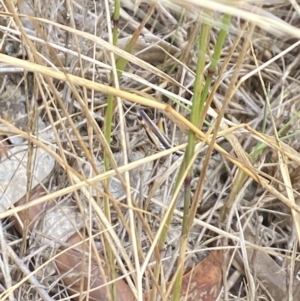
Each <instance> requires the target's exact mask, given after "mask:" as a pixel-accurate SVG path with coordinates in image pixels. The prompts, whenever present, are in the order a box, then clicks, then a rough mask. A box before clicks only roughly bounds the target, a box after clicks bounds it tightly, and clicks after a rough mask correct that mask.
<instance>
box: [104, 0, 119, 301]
mask: <svg viewBox="0 0 300 301" xmlns="http://www.w3.org/2000/svg"><path fill="white" fill-rule="evenodd" d="M120 9H121V1H120V0H115V5H114V14H113V38H112V40H113V45H114V46H116V45H117V42H118V24H119V18H120ZM109 84H110V85H113V72H111V75H110V83H109ZM113 107H114V96H113V95H112V94H109V95H108V99H107V108H106V114H105V127H104V136H105V139H106V141H107V144H108V145H110V140H111V129H112V119H113ZM104 168H105V171H108V170H109V169H110V158H109V156H108V155H107V154H106V153H104ZM109 181H110V179H109V178H107V179H106V180H105V186H106V187H107V189H109ZM107 192H109V191H107ZM104 214H105V216H106V217H107V219H108V221H109V222H111V213H110V200H109V198H107V197H104ZM103 240H104V246H105V256H106V258H107V261H108V269H109V273H110V275H109V276H110V279H115V278H116V267H115V260H114V254H113V250H112V248H111V246H110V244H109V242H108V241H107V239H105V237H104V238H103ZM110 293H111V296H108V297H111V300H113V301H116V300H117V298H118V297H117V289H116V285H115V283H112V285H111V286H110Z"/></svg>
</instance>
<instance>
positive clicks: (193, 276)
mask: <svg viewBox="0 0 300 301" xmlns="http://www.w3.org/2000/svg"><path fill="white" fill-rule="evenodd" d="M222 263H223V251H222V250H214V251H212V252H211V253H210V254H209V255H208V256H207V257H206V258H205V259H204V260H202V261H201V262H200V263H198V264H197V265H196V266H195V267H194V268H193V269H192V270H191V271H190V272H188V273H187V274H185V275H184V276H183V279H182V287H181V297H180V301H215V300H217V298H218V296H219V294H220V291H221V288H222ZM148 296H150V294H149V293H146V294H145V298H144V301H147V300H148ZM170 299H171V296H170V297H169V299H168V300H170Z"/></svg>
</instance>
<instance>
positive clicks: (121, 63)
mask: <svg viewBox="0 0 300 301" xmlns="http://www.w3.org/2000/svg"><path fill="white" fill-rule="evenodd" d="M154 9H155V4H154V3H153V4H152V5H151V6H150V8H149V10H148V12H147V14H146V15H145V18H144V19H143V21H142V22H141V25H140V26H139V28H138V30H136V31H135V33H134V34H133V36H132V38H131V39H130V41H129V42H128V44H127V45H126V46H125V51H126V52H129V53H130V52H132V50H133V47H134V46H135V44H136V42H137V40H138V38H139V36H140V33H141V31H142V29H143V28H144V26H145V25H146V24H147V22H148V20H149V18H150V17H151V15H152V13H153V11H154ZM119 18H120V0H116V1H115V10H114V15H113V24H114V28H113V45H114V46H116V45H117V42H118V23H119ZM127 62H128V61H127V60H126V59H124V58H123V57H120V58H119V59H118V60H117V61H116V69H117V76H118V78H120V77H121V75H122V72H123V71H124V69H125V67H126V65H127ZM109 84H110V86H113V85H114V74H113V72H111V74H110V82H109ZM114 106H115V104H114V96H113V95H112V94H108V100H107V109H106V116H105V139H106V141H107V143H108V144H110V139H111V131H112V119H113V112H114ZM120 118H122V116H120ZM104 166H105V170H106V171H108V170H109V169H110V159H109V157H108V156H106V155H104ZM105 185H106V187H109V179H106V183H105ZM104 212H105V215H106V216H107V218H108V219H109V220H110V201H109V199H108V198H104ZM105 242H106V243H105V247H106V255H107V259H108V263H109V270H110V274H111V279H115V278H116V271H115V265H114V258H113V253H112V250H111V247H110V246H109V244H108V243H107V241H105ZM139 278H140V277H139ZM136 280H137V281H138V279H136ZM111 294H112V300H116V299H117V296H116V287H115V285H112V290H111Z"/></svg>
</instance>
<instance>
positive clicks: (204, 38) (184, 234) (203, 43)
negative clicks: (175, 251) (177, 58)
mask: <svg viewBox="0 0 300 301" xmlns="http://www.w3.org/2000/svg"><path fill="white" fill-rule="evenodd" d="M204 13H205V14H206V15H210V12H208V11H205V12H204ZM210 28H211V27H210V25H209V24H208V23H203V24H202V26H201V31H200V39H199V55H198V62H197V69H196V79H195V84H194V97H193V103H192V110H191V117H190V121H191V123H192V124H194V125H197V124H198V123H199V118H200V115H201V111H202V109H203V105H204V102H202V98H201V94H202V91H203V90H202V89H203V86H202V83H203V77H204V70H205V53H206V51H207V46H208V36H209V31H210ZM195 145H196V134H195V133H194V132H193V131H189V133H188V145H187V148H186V152H185V156H184V161H183V164H182V165H181V169H182V170H184V169H186V168H187V166H189V164H190V163H191V160H192V157H193V154H194V149H195ZM192 176H193V175H192V168H189V170H188V173H187V176H186V178H185V180H184V209H183V221H182V229H181V237H180V251H179V257H178V269H177V275H176V281H175V286H174V293H173V299H172V300H173V301H178V300H179V299H180V292H181V284H182V277H183V273H184V261H185V253H186V246H187V242H188V232H189V222H190V218H189V211H190V204H191V181H192Z"/></svg>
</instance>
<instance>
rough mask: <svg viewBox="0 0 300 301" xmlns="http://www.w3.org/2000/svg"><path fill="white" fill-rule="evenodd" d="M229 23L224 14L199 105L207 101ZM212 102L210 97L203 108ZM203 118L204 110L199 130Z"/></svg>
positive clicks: (226, 15) (229, 17) (229, 19)
mask: <svg viewBox="0 0 300 301" xmlns="http://www.w3.org/2000/svg"><path fill="white" fill-rule="evenodd" d="M230 21H231V15H228V14H225V15H224V16H223V18H222V21H221V24H222V28H221V30H220V32H219V34H218V39H217V43H216V45H215V49H214V53H213V56H212V59H211V64H210V66H209V68H208V72H207V73H208V74H207V78H206V81H205V85H204V88H203V92H202V95H201V105H202V106H203V105H204V103H205V101H207V95H208V92H209V88H210V86H211V82H212V79H213V76H214V74H215V72H216V69H217V65H218V63H219V61H220V57H221V52H222V49H223V45H224V42H225V39H226V37H227V34H228V26H229V24H230ZM212 100H213V98H212V97H211V98H210V103H208V104H206V106H205V108H209V107H210V104H211V102H212ZM205 116H206V110H203V112H202V116H201V119H200V123H199V128H201V127H202V126H203V122H204V118H205Z"/></svg>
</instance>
